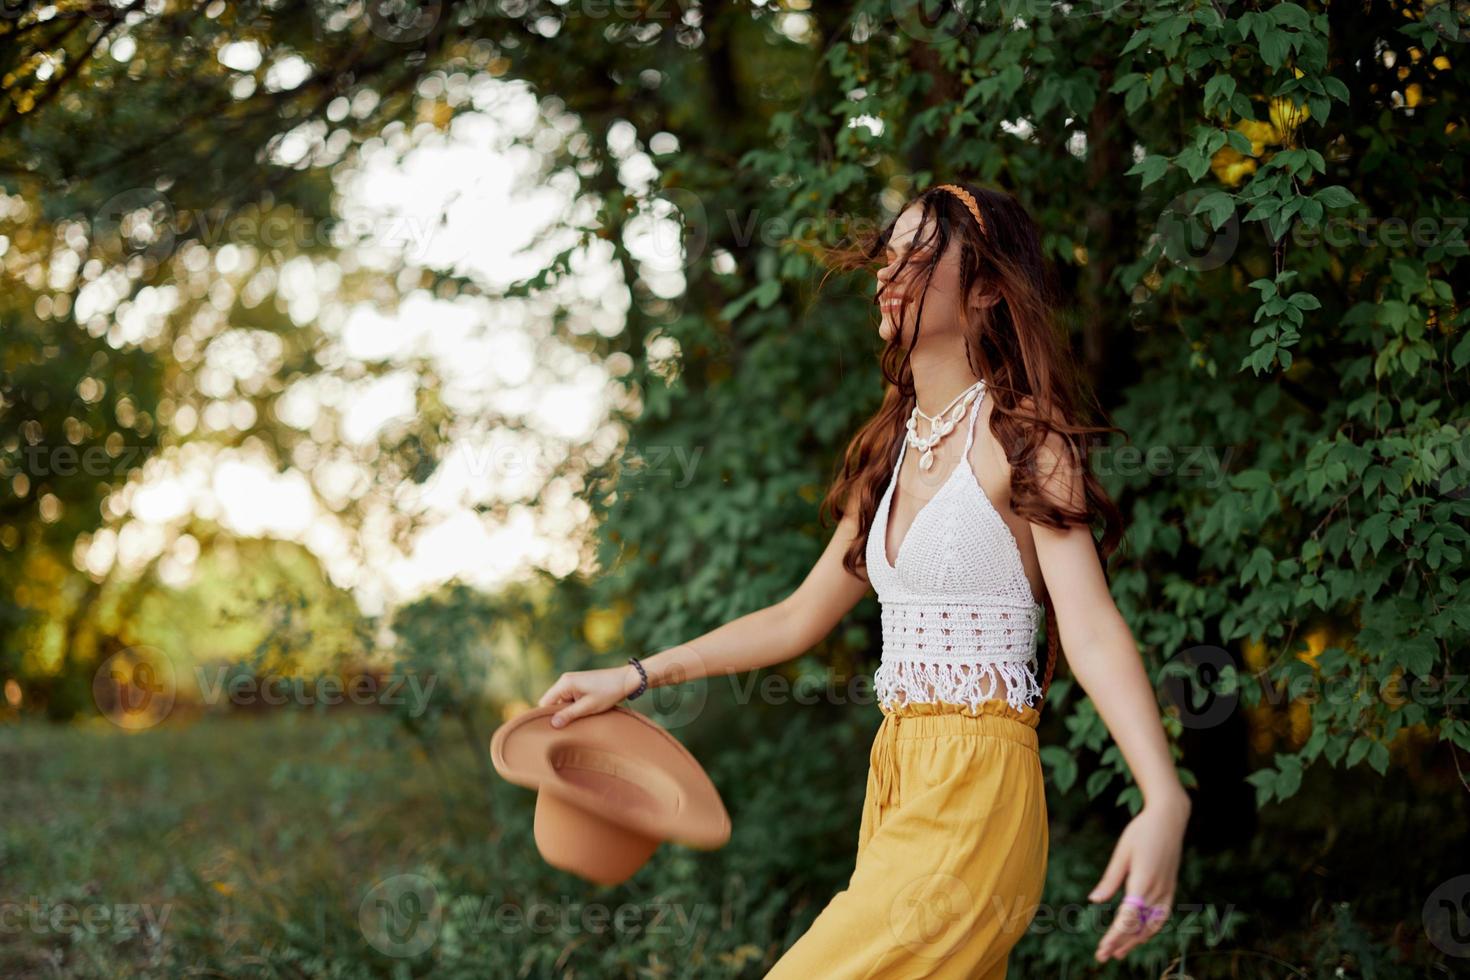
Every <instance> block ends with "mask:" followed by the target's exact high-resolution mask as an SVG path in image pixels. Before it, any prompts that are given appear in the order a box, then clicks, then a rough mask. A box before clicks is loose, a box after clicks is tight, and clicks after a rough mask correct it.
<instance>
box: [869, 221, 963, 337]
mask: <svg viewBox="0 0 1470 980" xmlns="http://www.w3.org/2000/svg"><path fill="white" fill-rule="evenodd" d="M920 220H921V212H920V208H919V207H917V206H915V205H910V206H909V207H907V208H905V209H904V211H903V213H902V214H901V215H899V217H898V221H897V222H896V223H895V224H894V226H893V235H892V236H891V237H890V238H889V240H888V249H887V253H886V255H885V256H884V257H885V258H886V259H887V264H886V265H885V266H883V268H881V269H879V270H878V284H879V287H880V288H881V289H882V296H881V297H880V303H881V306H880V309H881V311H882V314H883V319H882V321H881V322H880V323H879V325H878V335H879V336H880V337H882V338H883V339H884V340H885V341H888V340H891V339H892V337H893V335H894V334H895V332H898V331H899V328H900V326H901V327H902V333H901V337H902V346H904V347H908V346H911V345H912V344H913V341H914V334H915V323H914V318H915V316H916V315H917V314H918V311H919V298H920V297H919V290H920V289H922V288H923V273H924V268H923V264H924V263H926V262H927V261H928V258H929V254H928V253H929V251H930V250H932V249H933V248H934V243H933V242H932V241H930V240H928V239H931V238H932V237H933V231H932V229H929V228H925V229H924V233H923V234H922V235H920V234H919V229H920V226H919V222H920ZM905 256H908V258H909V265H908V267H906V268H905V269H904V270H903V273H902V275H903V279H902V280H901V281H900V280H897V279H895V278H894V277H895V276H897V275H898V274H899V272H898V267H899V265H900V264H901V263H902V262H903V260H904V257H905ZM905 296H907V297H908V308H907V309H902V308H901V301H902V300H903V299H904V297H905ZM900 319H901V320H902V323H901V324H900ZM964 325H965V318H964V316H963V304H962V303H961V302H960V262H959V249H958V247H957V245H956V243H955V242H953V241H951V242H950V245H949V249H948V250H947V251H946V252H945V253H944V256H943V257H942V258H941V259H940V260H939V262H938V264H937V265H935V267H934V278H933V279H931V280H930V281H929V291H928V295H927V297H926V298H925V300H924V319H923V322H922V323H920V324H918V326H919V327H921V328H922V329H920V330H919V331H918V335H919V336H921V337H923V338H924V343H926V344H928V343H932V342H934V341H936V340H945V339H949V337H950V335H951V334H955V333H959V332H960V331H962V330H963V329H964Z"/></svg>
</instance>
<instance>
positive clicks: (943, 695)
mask: <svg viewBox="0 0 1470 980" xmlns="http://www.w3.org/2000/svg"><path fill="white" fill-rule="evenodd" d="M1032 659H1033V661H1034V659H1035V658H1032ZM1002 679H1004V680H1005V682H1006V688H1007V690H1006V703H1008V704H1009V705H1010V706H1011V707H1013V708H1015V709H1017V710H1020V709H1021V708H1024V707H1029V706H1031V705H1034V704H1035V703H1036V702H1037V701H1038V700H1040V698H1041V685H1040V684H1039V683H1037V680H1036V676H1035V674H1034V663H1032V664H1028V663H1027V662H1026V661H1019V660H1000V661H990V662H987V663H978V664H976V663H961V662H951V661H922V660H911V659H904V660H898V661H885V662H883V663H880V664H879V665H878V670H877V672H876V673H875V674H874V675H873V684H874V688H875V690H876V693H877V695H878V702H879V703H880V704H881V705H883V706H884V707H885V708H892V707H896V706H901V705H902V704H908V703H909V702H914V703H929V702H930V701H933V700H939V701H948V702H950V703H952V704H967V705H969V706H970V710H972V711H974V710H976V707H977V706H978V705H979V703H980V702H981V701H989V700H991V699H992V698H994V697H996V694H997V684H998V682H999V681H1000V680H1002ZM931 693H932V695H933V697H930V695H931Z"/></svg>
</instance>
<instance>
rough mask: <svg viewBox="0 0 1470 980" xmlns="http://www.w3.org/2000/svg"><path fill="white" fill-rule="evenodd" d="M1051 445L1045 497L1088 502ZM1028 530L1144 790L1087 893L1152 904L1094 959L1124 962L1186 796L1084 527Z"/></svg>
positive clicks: (1160, 886) (1120, 923) (1167, 911)
mask: <svg viewBox="0 0 1470 980" xmlns="http://www.w3.org/2000/svg"><path fill="white" fill-rule="evenodd" d="M1053 440H1054V441H1052V440H1049V441H1048V443H1047V444H1046V445H1045V446H1044V447H1043V452H1042V453H1041V454H1040V455H1041V460H1040V463H1041V472H1042V473H1043V474H1045V475H1046V476H1045V478H1044V479H1043V482H1042V488H1043V493H1046V494H1048V495H1051V496H1052V499H1053V501H1054V502H1056V503H1059V504H1060V503H1067V504H1068V505H1069V506H1071V507H1080V506H1081V504H1082V503H1083V501H1084V499H1085V493H1084V491H1083V487H1082V481H1081V479H1080V476H1079V473H1078V470H1077V468H1076V467H1077V466H1078V465H1080V461H1077V460H1075V459H1073V458H1072V457H1071V456H1070V455H1069V454H1067V455H1064V447H1063V446H1062V445H1061V440H1060V439H1059V438H1057V437H1053ZM1031 533H1032V537H1033V539H1034V540H1035V542H1036V557H1037V560H1038V561H1039V563H1040V565H1041V571H1042V576H1043V578H1044V579H1045V581H1046V589H1047V592H1048V593H1049V594H1050V595H1051V596H1052V609H1053V611H1054V612H1055V613H1056V616H1057V631H1058V634H1059V636H1060V638H1061V642H1062V649H1063V650H1064V651H1065V653H1066V656H1067V662H1068V664H1070V666H1071V668H1072V674H1073V676H1075V677H1076V678H1077V683H1078V685H1080V686H1081V688H1082V690H1083V691H1085V692H1086V693H1087V695H1088V696H1089V697H1090V698H1092V701H1093V703H1094V704H1095V705H1096V706H1097V712H1098V715H1099V716H1100V717H1101V718H1102V720H1103V723H1104V724H1105V725H1107V728H1108V732H1109V733H1110V734H1111V735H1112V737H1113V741H1115V742H1116V743H1117V745H1118V750H1119V751H1120V752H1122V754H1123V758H1124V760H1125V761H1126V762H1127V763H1128V768H1129V770H1130V771H1131V772H1132V773H1133V778H1134V780H1135V781H1136V782H1137V783H1138V788H1139V790H1140V791H1141V792H1142V794H1143V800H1144V804H1143V808H1142V809H1141V810H1140V811H1139V813H1138V814H1137V816H1135V817H1134V818H1133V820H1132V821H1131V822H1130V823H1129V824H1128V826H1127V828H1125V830H1124V831H1123V834H1122V835H1121V836H1120V838H1119V840H1118V843H1117V845H1116V846H1115V847H1114V849H1113V855H1112V859H1111V860H1110V861H1109V862H1108V866H1107V868H1106V869H1105V870H1104V871H1103V874H1102V877H1101V879H1100V880H1099V881H1098V884H1097V886H1096V887H1095V888H1094V889H1093V890H1092V892H1091V893H1090V894H1089V895H1088V898H1089V899H1090V900H1091V901H1094V902H1098V901H1105V900H1107V899H1108V898H1109V897H1110V896H1111V895H1113V893H1114V892H1116V891H1117V889H1118V886H1119V885H1125V888H1124V893H1125V898H1126V897H1127V896H1139V897H1140V898H1141V899H1142V900H1143V901H1144V902H1145V903H1146V904H1148V905H1150V906H1156V907H1157V909H1158V912H1157V913H1156V914H1155V915H1153V916H1152V918H1151V921H1144V920H1143V919H1141V917H1140V915H1139V912H1138V911H1137V909H1136V908H1132V907H1129V906H1126V905H1125V906H1122V907H1120V908H1119V911H1118V914H1117V915H1116V917H1115V918H1114V919H1113V923H1112V926H1111V927H1110V928H1109V929H1108V932H1107V934H1106V935H1104V936H1103V938H1102V940H1101V942H1099V944H1098V948H1097V951H1096V953H1095V954H1094V955H1095V957H1096V959H1097V960H1098V961H1099V962H1102V961H1106V960H1107V959H1109V958H1112V959H1121V958H1122V957H1123V956H1124V955H1126V954H1127V952H1128V951H1129V950H1130V949H1132V948H1133V947H1134V946H1137V945H1138V944H1140V943H1142V942H1144V941H1146V940H1147V939H1148V938H1149V937H1150V936H1152V935H1154V934H1155V933H1156V932H1158V930H1159V929H1160V928H1162V927H1163V924H1164V922H1165V921H1166V920H1167V919H1168V918H1169V917H1170V915H1171V914H1172V905H1173V901H1174V889H1175V885H1176V882H1177V879H1178V873H1179V862H1180V855H1181V851H1182V849H1183V842H1184V829H1185V826H1186V825H1187V824H1188V822H1189V811H1190V801H1189V796H1188V794H1187V793H1186V792H1185V789H1184V787H1183V785H1182V784H1181V783H1180V782H1179V776H1178V774H1177V773H1176V772H1175V770H1174V763H1173V760H1172V758H1171V757H1170V754H1169V743H1168V738H1167V736H1166V735H1165V733H1164V727H1163V723H1162V722H1161V720H1160V716H1159V705H1158V700H1157V698H1156V697H1155V693H1154V688H1153V685H1152V684H1150V683H1149V678H1148V672H1147V671H1146V670H1145V669H1144V666H1143V660H1142V658H1141V657H1140V656H1139V653H1138V647H1137V644H1136V643H1135V642H1134V638H1133V633H1132V631H1131V630H1129V628H1128V624H1127V623H1126V622H1124V620H1123V616H1122V614H1121V613H1120V612H1118V607H1117V605H1116V604H1115V603H1114V602H1113V597H1112V595H1111V594H1109V592H1108V584H1107V578H1106V576H1105V575H1104V574H1103V569H1102V565H1101V563H1100V562H1099V561H1098V556H1097V551H1096V549H1095V548H1094V546H1093V540H1092V532H1091V530H1090V529H1089V528H1087V527H1083V526H1074V527H1069V528H1067V529H1065V530H1057V529H1054V528H1050V527H1047V526H1045V525H1042V524H1036V523H1033V524H1032V525H1031Z"/></svg>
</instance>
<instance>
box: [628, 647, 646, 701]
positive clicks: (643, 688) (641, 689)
mask: <svg viewBox="0 0 1470 980" xmlns="http://www.w3.org/2000/svg"><path fill="white" fill-rule="evenodd" d="M628 663H630V664H632V665H633V666H634V667H636V668H638V674H639V676H641V677H642V678H643V680H641V681H639V683H638V690H636V691H634V692H633V693H632V694H630V695H628V700H629V701H632V700H633V699H634V698H636V697H638V695H640V694H642V693H643V692H644V691H646V690H648V671H646V670H644V669H643V665H642V664H641V663H639V662H638V658H637V657H629V658H628Z"/></svg>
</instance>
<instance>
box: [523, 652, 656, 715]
mask: <svg viewBox="0 0 1470 980" xmlns="http://www.w3.org/2000/svg"><path fill="white" fill-rule="evenodd" d="M641 681H642V677H641V676H640V675H639V674H638V671H637V669H636V668H635V667H634V666H633V665H632V664H624V665H623V666H621V667H605V668H602V669H601V670H574V671H570V672H568V673H565V674H562V675H561V676H560V677H558V678H557V679H556V683H555V684H553V685H551V686H550V687H549V688H547V689H546V693H545V694H543V695H541V700H540V701H538V702H537V706H538V707H539V706H543V705H548V704H554V703H556V702H558V701H567V702H570V703H569V704H568V705H567V706H566V707H565V708H563V709H562V710H560V711H558V712H557V713H556V714H554V715H552V716H551V725H552V727H553V728H561V727H562V726H563V725H566V724H567V723H568V722H570V721H572V720H573V719H575V718H580V717H582V716H583V715H592V714H596V713H597V712H599V711H606V710H607V709H609V708H611V707H613V706H614V705H615V704H617V703H618V702H619V701H621V700H623V698H626V697H627V696H628V695H630V694H632V693H633V692H634V691H636V690H638V684H639V683H640V682H641Z"/></svg>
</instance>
